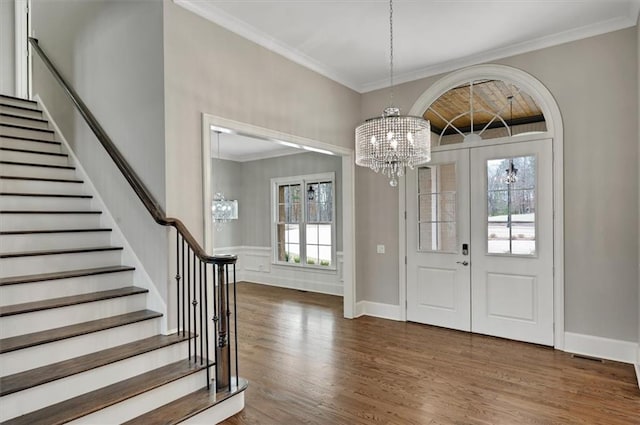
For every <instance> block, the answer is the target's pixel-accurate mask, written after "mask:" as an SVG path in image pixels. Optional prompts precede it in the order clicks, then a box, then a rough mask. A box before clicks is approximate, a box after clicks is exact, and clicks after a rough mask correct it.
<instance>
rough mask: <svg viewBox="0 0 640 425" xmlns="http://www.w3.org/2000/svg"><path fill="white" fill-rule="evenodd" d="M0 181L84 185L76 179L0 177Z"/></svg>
mask: <svg viewBox="0 0 640 425" xmlns="http://www.w3.org/2000/svg"><path fill="white" fill-rule="evenodd" d="M0 179H4V180H29V181H40V182H58V183H84V182H83V181H82V180H78V179H47V178H44V177H22V176H5V175H2V176H0Z"/></svg>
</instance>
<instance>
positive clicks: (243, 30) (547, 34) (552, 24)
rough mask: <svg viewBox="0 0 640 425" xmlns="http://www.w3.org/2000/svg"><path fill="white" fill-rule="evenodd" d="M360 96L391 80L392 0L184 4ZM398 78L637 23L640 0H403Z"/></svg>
mask: <svg viewBox="0 0 640 425" xmlns="http://www.w3.org/2000/svg"><path fill="white" fill-rule="evenodd" d="M174 1H175V2H176V3H177V4H179V5H181V6H183V7H185V8H187V9H189V10H191V11H193V12H195V13H197V14H199V15H201V16H203V17H205V18H207V19H209V20H211V21H213V22H215V23H217V24H219V25H221V26H223V27H225V28H227V29H229V30H230V31H232V32H235V33H237V34H239V35H241V36H242V37H244V38H247V39H249V40H252V41H254V42H256V43H258V44H260V45H262V46H264V47H266V48H267V49H270V50H272V51H275V52H277V53H279V54H281V55H283V56H285V57H287V58H289V59H291V60H293V61H295V62H297V63H299V64H301V65H303V66H305V67H307V68H310V69H312V70H314V71H316V72H318V73H320V74H322V75H324V76H326V77H328V78H330V79H332V80H335V81H337V82H339V83H341V84H343V85H345V86H347V87H350V88H352V89H353V90H356V91H358V92H360V93H364V92H368V91H371V90H375V89H379V88H383V87H387V86H388V85H389V3H388V1H386V0H342V1H338V0H208V1H205V0H174ZM393 9H394V13H393V27H394V74H395V78H394V83H400V82H405V81H411V80H415V79H417V78H422V77H426V76H430V75H435V74H438V73H442V72H448V71H451V70H454V69H458V68H461V67H463V66H469V65H473V64H476V63H481V62H487V61H492V60H496V59H499V58H503V57H507V56H512V55H515V54H519V53H524V52H528V51H532V50H536V49H540V48H544V47H549V46H553V45H557V44H561V43H565V42H569V41H573V40H577V39H581V38H585V37H590V36H594V35H598V34H603V33H606V32H610V31H615V30H618V29H622V28H627V27H631V26H634V25H635V24H636V22H637V18H638V12H639V11H640V0H625V1H622V0H610V1H605V0H600V1H598V0H545V1H542V0H492V1H489V0H450V1H445V0H395V2H394V5H393Z"/></svg>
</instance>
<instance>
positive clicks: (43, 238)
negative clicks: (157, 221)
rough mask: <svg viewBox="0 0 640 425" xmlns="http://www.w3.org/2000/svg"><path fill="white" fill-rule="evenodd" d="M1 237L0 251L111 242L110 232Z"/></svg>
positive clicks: (87, 246) (90, 245)
mask: <svg viewBox="0 0 640 425" xmlns="http://www.w3.org/2000/svg"><path fill="white" fill-rule="evenodd" d="M1 238H2V240H1V241H0V251H2V252H24V251H36V250H40V249H60V248H89V247H92V246H108V245H109V244H110V243H111V232H74V233H36V234H28V233H27V234H21V235H3V236H1ZM1 302H2V301H0V303H1Z"/></svg>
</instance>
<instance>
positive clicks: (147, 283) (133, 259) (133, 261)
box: [34, 94, 168, 334]
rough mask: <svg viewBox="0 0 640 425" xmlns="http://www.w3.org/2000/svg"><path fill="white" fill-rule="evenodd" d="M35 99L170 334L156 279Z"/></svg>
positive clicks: (162, 328) (164, 329)
mask: <svg viewBox="0 0 640 425" xmlns="http://www.w3.org/2000/svg"><path fill="white" fill-rule="evenodd" d="M34 100H36V101H37V102H38V105H39V106H40V107H41V108H42V112H43V114H44V117H46V119H47V120H48V121H49V123H50V124H51V126H52V127H53V130H54V131H55V132H56V138H57V140H60V142H61V143H62V146H63V149H64V150H65V151H66V153H68V154H69V156H70V157H71V159H72V161H73V166H74V167H76V172H77V173H78V175H79V177H81V179H82V180H84V183H83V184H84V185H86V187H87V189H88V190H89V192H90V193H91V195H92V196H93V198H92V200H91V201H92V204H93V205H94V207H95V208H96V209H99V210H101V211H102V214H101V215H100V216H101V217H100V221H101V223H102V224H103V225H104V226H106V227H110V228H111V229H112V231H111V240H112V243H114V244H115V245H122V247H123V250H122V262H123V264H129V265H131V266H133V267H135V270H134V272H133V276H134V277H133V281H134V283H135V285H136V286H140V287H142V288H145V289H148V290H149V293H148V294H147V306H148V308H149V309H151V310H154V311H157V312H161V313H162V317H161V318H160V330H161V332H162V333H164V334H167V328H168V323H167V304H166V303H165V301H164V300H163V299H162V296H161V295H160V292H159V291H158V288H157V287H156V285H155V284H154V283H153V280H151V277H150V276H149V274H148V273H147V271H146V270H145V268H144V266H143V264H142V262H141V261H140V259H139V258H138V256H137V255H136V253H135V251H134V250H133V248H131V245H130V244H129V242H128V241H127V238H126V237H125V236H124V233H122V230H121V229H120V226H119V225H118V222H117V221H116V220H115V219H114V218H113V215H112V214H111V212H110V211H109V209H108V208H107V205H106V204H105V203H104V201H103V199H102V197H101V196H100V193H99V192H98V190H97V189H96V187H95V185H94V184H93V182H92V181H91V178H90V177H89V175H88V174H87V172H86V171H85V169H84V167H83V166H82V163H81V162H80V160H79V159H78V157H77V156H76V154H75V152H74V151H73V149H71V146H70V145H69V142H67V139H66V138H65V137H64V135H63V134H62V132H61V131H60V128H59V127H58V125H57V124H56V123H55V121H54V120H53V118H52V117H51V114H49V110H48V109H47V107H46V106H45V104H44V102H43V101H42V99H41V98H40V96H39V95H38V94H36V95H35V97H34Z"/></svg>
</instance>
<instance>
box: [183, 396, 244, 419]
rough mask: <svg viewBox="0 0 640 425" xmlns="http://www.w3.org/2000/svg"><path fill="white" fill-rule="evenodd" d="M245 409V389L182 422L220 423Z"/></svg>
mask: <svg viewBox="0 0 640 425" xmlns="http://www.w3.org/2000/svg"><path fill="white" fill-rule="evenodd" d="M242 409H244V391H242V392H241V393H240V394H236V395H234V396H232V397H230V398H228V399H226V400H223V401H221V402H220V403H219V404H216V405H215V406H212V407H210V408H208V409H207V410H205V411H203V412H201V413H198V414H197V415H195V416H192V417H190V418H189V419H186V420H184V421H183V422H180V423H181V424H185V425H204V424H218V423H220V422H222V421H224V420H225V419H227V418H230V417H231V416H233V415H235V414H236V413H239V412H240V411H241V410H242Z"/></svg>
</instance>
